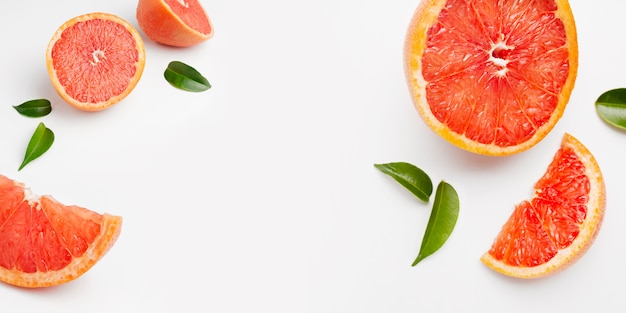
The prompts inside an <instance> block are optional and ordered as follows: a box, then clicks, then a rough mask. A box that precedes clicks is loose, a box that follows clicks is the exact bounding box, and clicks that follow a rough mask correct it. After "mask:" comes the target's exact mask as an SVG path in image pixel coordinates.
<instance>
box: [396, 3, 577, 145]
mask: <svg viewBox="0 0 626 313" xmlns="http://www.w3.org/2000/svg"><path fill="white" fill-rule="evenodd" d="M405 40H406V41H405V49H404V64H405V74H406V79H407V82H408V86H409V90H410V94H411V97H412V100H413V103H414V104H415V107H416V108H417V111H418V112H419V114H420V116H421V117H422V118H423V120H424V121H425V122H426V124H427V125H428V126H429V127H430V128H431V129H432V130H433V131H434V132H436V133H437V134H439V135H440V136H441V137H443V138H444V139H446V140H447V141H449V142H451V143H452V144H454V145H456V146H458V147H460V148H463V149H465V150H468V151H471V152H474V153H479V154H486V155H510V154H514V153H518V152H521V151H524V150H527V149H529V148H531V147H532V146H534V145H535V144H537V143H538V142H539V141H541V140H542V139H543V138H544V137H545V136H546V135H547V134H548V133H549V132H550V131H551V130H552V129H553V128H554V126H555V124H556V123H557V122H558V120H559V119H560V118H561V116H562V114H563V111H564V109H565V107H566V105H567V103H568V101H569V98H570V94H571V91H572V88H573V87H574V82H575V80H576V75H577V69H578V43H577V36H576V26H575V24H574V17H573V15H572V11H571V8H570V6H569V3H568V1H567V0H511V1H498V0H483V1H474V0H422V2H421V3H420V4H419V6H418V7H417V9H416V11H415V13H414V16H413V18H412V20H411V22H410V25H409V28H408V31H407V34H406V39H405Z"/></svg>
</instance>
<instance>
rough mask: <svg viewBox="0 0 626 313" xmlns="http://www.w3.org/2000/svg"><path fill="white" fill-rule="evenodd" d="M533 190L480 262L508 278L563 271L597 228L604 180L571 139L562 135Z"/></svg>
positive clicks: (603, 201) (582, 148)
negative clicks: (550, 160)
mask: <svg viewBox="0 0 626 313" xmlns="http://www.w3.org/2000/svg"><path fill="white" fill-rule="evenodd" d="M534 187H535V193H534V195H533V197H532V198H531V199H530V200H527V201H523V202H521V203H520V204H518V205H517V206H516V207H515V210H514V211H513V213H512V214H511V216H510V217H509V219H508V221H507V222H506V223H505V224H504V226H503V227H502V229H501V231H500V233H499V234H498V235H497V237H496V239H495V240H494V242H493V244H492V246H491V249H489V251H487V252H486V253H485V254H484V255H483V256H482V258H481V260H482V261H483V262H484V263H485V264H486V265H487V266H489V267H490V268H492V269H493V270H495V271H497V272H500V273H502V274H505V275H508V276H513V277H518V278H537V277H542V276H546V275H548V274H552V273H555V272H558V271H560V270H563V269H565V268H567V267H568V266H569V265H571V264H572V263H573V262H575V261H576V260H577V259H579V258H580V257H581V256H582V255H583V254H585V252H587V250H588V249H589V247H590V246H591V244H592V243H593V242H594V240H595V238H596V236H597V235H598V232H599V231H600V226H601V225H602V220H603V218H604V210H605V206H606V190H605V186H604V179H603V177H602V173H601V172H600V167H599V166H598V163H597V161H596V159H595V158H594V157H593V155H592V154H591V153H590V152H589V150H587V148H586V147H585V146H583V145H582V144H581V143H580V142H579V141H578V140H577V139H576V138H574V137H573V136H571V135H569V134H565V136H564V137H563V141H562V143H561V147H560V149H559V150H558V151H557V152H556V154H555V155H554V158H553V160H552V162H551V163H550V165H549V166H548V168H547V170H546V172H545V174H544V175H543V177H541V179H539V180H538V181H537V182H536V183H535V186H534Z"/></svg>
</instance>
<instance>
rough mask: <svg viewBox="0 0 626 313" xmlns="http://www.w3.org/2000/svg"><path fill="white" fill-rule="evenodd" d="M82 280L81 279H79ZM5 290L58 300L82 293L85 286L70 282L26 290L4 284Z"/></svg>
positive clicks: (77, 282)
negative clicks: (60, 297) (65, 296)
mask: <svg viewBox="0 0 626 313" xmlns="http://www.w3.org/2000/svg"><path fill="white" fill-rule="evenodd" d="M81 279H83V278H81ZM5 285H6V286H5V287H6V288H14V289H15V290H17V291H20V292H24V293H28V294H32V295H35V296H36V297H50V299H53V300H54V299H58V297H59V295H61V294H68V295H72V294H73V295H76V294H80V293H81V292H84V290H85V284H84V283H80V282H79V281H76V280H74V281H70V282H67V283H64V284H61V285H57V286H51V287H42V288H26V287H18V286H12V285H7V284H5Z"/></svg>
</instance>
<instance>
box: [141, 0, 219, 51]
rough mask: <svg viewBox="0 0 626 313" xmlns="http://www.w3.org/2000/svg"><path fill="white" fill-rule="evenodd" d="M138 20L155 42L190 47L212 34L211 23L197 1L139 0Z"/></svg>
mask: <svg viewBox="0 0 626 313" xmlns="http://www.w3.org/2000/svg"><path fill="white" fill-rule="evenodd" d="M136 15H137V22H138V23H139V27H140V28H141V29H142V30H143V32H144V33H145V34H146V36H148V38H150V39H152V40H153V41H155V42H158V43H160V44H164V45H168V46H175V47H190V46H194V45H197V44H199V43H201V42H203V41H206V40H208V39H210V38H211V37H213V24H212V23H211V20H210V19H209V16H208V15H207V14H206V12H205V11H204V9H203V8H202V5H201V4H200V2H198V0H139V3H138V4H137V14H136Z"/></svg>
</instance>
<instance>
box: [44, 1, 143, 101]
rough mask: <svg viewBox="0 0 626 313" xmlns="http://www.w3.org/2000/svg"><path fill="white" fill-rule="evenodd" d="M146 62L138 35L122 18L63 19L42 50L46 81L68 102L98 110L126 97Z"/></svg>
mask: <svg viewBox="0 0 626 313" xmlns="http://www.w3.org/2000/svg"><path fill="white" fill-rule="evenodd" d="M145 61H146V52H145V50H144V45H143V41H142V40H141V36H140V35H139V33H138V32H137V30H135V28H134V27H133V26H132V25H130V24H129V23H128V22H127V21H125V20H123V19H122V18H120V17H118V16H115V15H112V14H109V13H100V12H97V13H90V14H85V15H81V16H77V17H74V18H72V19H70V20H69V21H67V22H65V23H64V24H63V25H61V26H60V27H59V29H58V30H57V31H56V32H55V33H54V35H53V36H52V38H51V39H50V42H49V44H48V49H47V51H46V66H47V68H48V74H49V76H50V80H51V82H52V85H53V86H54V88H55V90H56V91H57V93H58V94H59V95H60V96H61V98H63V99H64V100H65V101H66V102H67V103H69V104H70V105H72V106H74V107H76V108H78V109H80V110H84V111H100V110H103V109H106V108H108V107H111V106H112V105H114V104H116V103H118V102H120V101H121V100H123V99H124V98H126V97H127V96H128V95H129V94H130V92H131V91H132V90H133V89H134V88H135V86H136V85H137V83H138V82H139V79H140V78H141V75H142V73H143V68H144V65H145Z"/></svg>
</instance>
